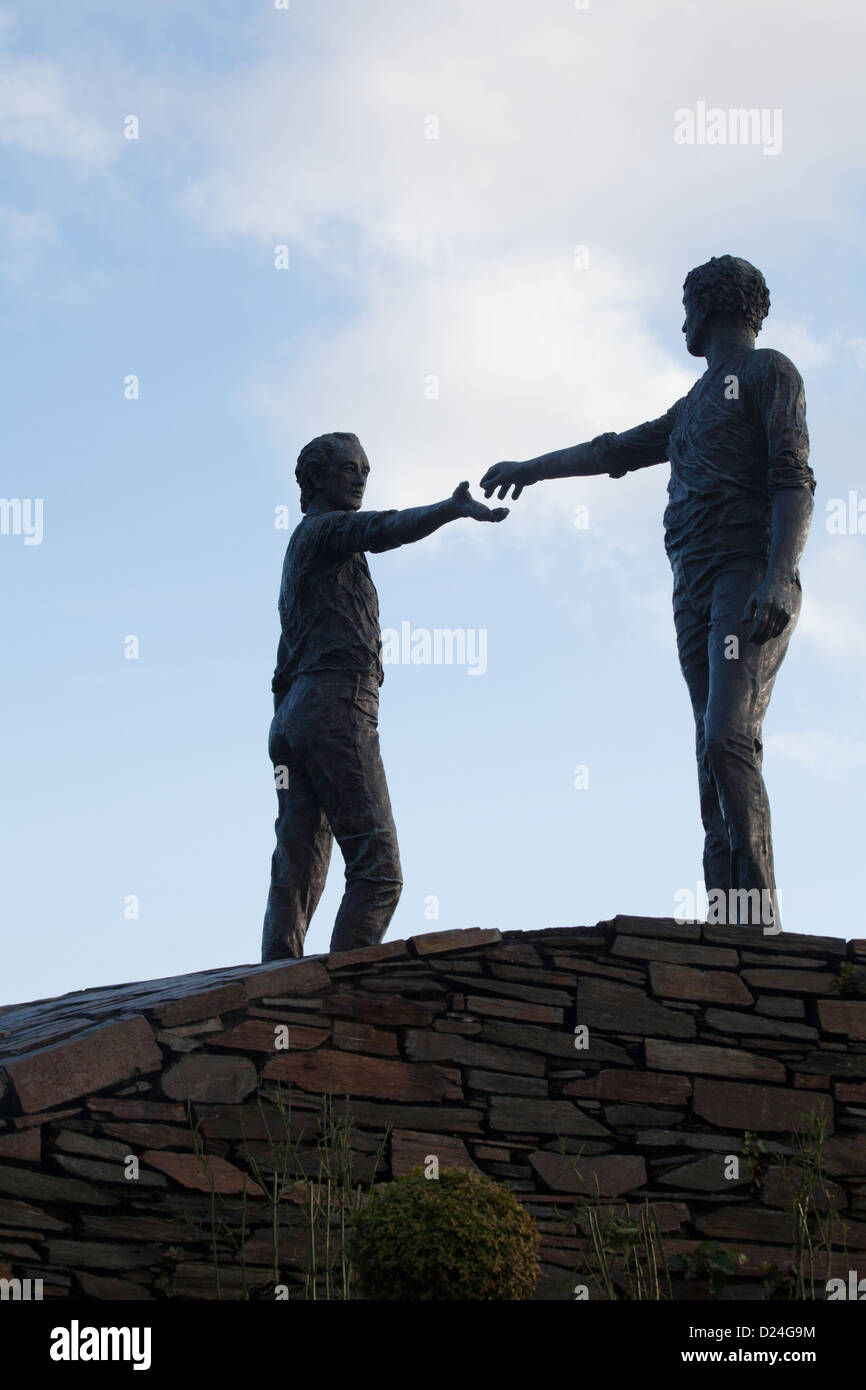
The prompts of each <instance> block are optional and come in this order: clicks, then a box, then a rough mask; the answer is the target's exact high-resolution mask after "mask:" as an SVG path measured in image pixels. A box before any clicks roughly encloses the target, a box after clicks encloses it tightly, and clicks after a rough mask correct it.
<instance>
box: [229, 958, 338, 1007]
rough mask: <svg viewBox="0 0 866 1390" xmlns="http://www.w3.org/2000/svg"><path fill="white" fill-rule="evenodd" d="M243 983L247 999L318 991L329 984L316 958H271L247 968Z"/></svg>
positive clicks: (326, 974)
mask: <svg viewBox="0 0 866 1390" xmlns="http://www.w3.org/2000/svg"><path fill="white" fill-rule="evenodd" d="M243 986H244V992H245V994H246V997H247V998H248V999H262V998H275V997H279V996H283V995H285V996H287V997H290V996H293V995H310V994H320V993H321V992H322V990H327V989H330V988H331V977H330V975H329V974H328V971H327V970H326V969H325V966H324V965H323V964H322V962H321V961H318V960H298V961H291V962H289V963H288V964H286V963H279V962H272V963H271V964H270V965H262V966H260V967H259V968H258V969H257V970H254V971H251V972H250V974H248V975H247V976H245V978H244V981H243Z"/></svg>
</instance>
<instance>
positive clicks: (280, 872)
mask: <svg viewBox="0 0 866 1390" xmlns="http://www.w3.org/2000/svg"><path fill="white" fill-rule="evenodd" d="M291 724H292V720H291V718H290V712H289V709H288V708H287V707H286V705H285V702H284V704H283V705H282V706H281V707H280V710H279V711H278V714H277V717H276V718H275V719H274V722H273V724H272V725H271V736H270V740H269V752H270V756H271V760H272V762H273V764H274V774H275V780H276V783H277V801H278V807H279V810H278V815H277V820H276V825H275V830H276V836H277V845H276V849H275V850H274V854H273V858H272V859H271V887H270V892H269V893H268V903H267V908H266V909H265V921H264V927H263V930H262V960H263V961H272V960H297V959H300V957H301V956H303V954H304V938H305V936H306V934H307V928H308V926H309V924H310V918H311V917H312V915H313V913H314V912H315V910H316V907H317V906H318V902H319V899H320V898H321V896H322V890H323V889H324V887H325V880H326V878H327V875H328V864H329V863H330V859H331V845H332V842H333V836H332V835H331V829H330V826H329V825H328V821H327V818H326V816H325V812H324V810H323V809H322V806H321V805H320V803H319V800H318V797H317V795H316V792H315V788H314V786H313V782H312V780H311V778H310V775H309V772H308V771H307V768H306V767H305V765H304V760H303V757H302V756H301V755H300V753H299V751H298V750H297V749H296V748H295V747H294V746H293V738H292V728H291ZM285 782H287V783H288V785H287V786H285V785H281V783H285Z"/></svg>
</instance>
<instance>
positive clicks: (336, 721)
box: [308, 678, 403, 951]
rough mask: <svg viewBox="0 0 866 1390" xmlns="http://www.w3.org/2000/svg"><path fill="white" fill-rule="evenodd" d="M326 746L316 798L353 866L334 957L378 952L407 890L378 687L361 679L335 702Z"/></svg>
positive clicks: (314, 769) (313, 759)
mask: <svg viewBox="0 0 866 1390" xmlns="http://www.w3.org/2000/svg"><path fill="white" fill-rule="evenodd" d="M333 700H334V704H333V709H332V716H333V717H332V719H331V733H330V735H329V738H328V742H327V746H326V748H325V747H324V746H322V745H320V747H319V750H318V751H315V750H311V754H310V757H309V760H308V766H309V767H310V771H311V775H312V776H313V780H314V783H315V787H316V794H317V796H318V797H319V800H320V802H321V804H322V806H323V807H324V810H325V812H326V814H327V817H328V820H329V822H330V825H331V829H332V830H333V832H334V837H335V839H336V841H337V843H338V844H339V846H340V849H341V851H342V854H343V858H344V859H345V861H346V891H345V893H344V895H343V900H342V902H341V904H340V908H339V911H338V913H337V917H336V921H335V923H334V932H333V936H332V938H331V950H332V951H349V950H353V949H355V948H357V947H362V946H375V945H377V944H378V943H379V942H380V941H381V940H382V938H383V936H384V935H385V932H386V931H387V929H388V924H389V922H390V921H391V918H392V917H393V915H394V910H395V908H396V906H397V903H398V901H399V899H400V894H401V892H402V889H403V875H402V870H401V867H400V852H399V849H398V846H397V832H396V829H395V827H394V817H393V815H392V812H391V799H390V796H389V794H388V783H387V781H386V778H385V769H384V767H383V765H382V756H381V753H380V749H379V733H378V687H377V686H376V684H375V682H374V681H372V680H367V679H366V678H359V679H358V680H356V681H354V682H352V683H349V684H348V685H347V684H345V683H344V685H343V687H342V689H341V690H340V691H339V693H337V692H336V689H335V694H334V696H333Z"/></svg>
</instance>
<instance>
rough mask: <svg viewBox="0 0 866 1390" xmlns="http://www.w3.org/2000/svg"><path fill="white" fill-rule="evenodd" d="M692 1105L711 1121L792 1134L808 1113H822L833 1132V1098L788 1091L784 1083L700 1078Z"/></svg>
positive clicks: (704, 1117)
mask: <svg viewBox="0 0 866 1390" xmlns="http://www.w3.org/2000/svg"><path fill="white" fill-rule="evenodd" d="M692 1106H693V1108H694V1112H695V1114H696V1115H700V1116H701V1117H702V1118H703V1119H705V1120H708V1121H709V1123H710V1124H719V1125H730V1126H734V1127H735V1128H737V1129H739V1128H740V1127H742V1128H743V1129H744V1130H746V1129H752V1130H761V1131H764V1130H770V1131H774V1130H783V1131H787V1132H788V1133H793V1132H794V1131H795V1130H798V1129H800V1128H801V1127H802V1125H803V1124H804V1123H805V1121H804V1119H803V1116H804V1115H809V1114H812V1113H814V1112H820V1113H822V1114H823V1115H824V1117H825V1119H826V1121H827V1127H828V1133H831V1134H832V1132H833V1103H832V1101H831V1100H830V1099H829V1097H827V1096H823V1095H815V1094H813V1093H811V1092H808V1091H788V1090H786V1089H785V1088H783V1087H781V1086H759V1085H750V1084H749V1083H747V1082H736V1081H730V1082H729V1081H708V1080H705V1079H704V1078H703V1077H697V1078H696V1080H695V1086H694V1095H693V1097H692Z"/></svg>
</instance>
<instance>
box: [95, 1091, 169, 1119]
mask: <svg viewBox="0 0 866 1390" xmlns="http://www.w3.org/2000/svg"><path fill="white" fill-rule="evenodd" d="M87 1108H88V1110H90V1111H91V1112H92V1113H93V1114H94V1115H113V1116H114V1118H115V1119H118V1120H159V1121H161V1122H162V1123H165V1124H170V1123H172V1122H174V1123H175V1124H182V1125H185V1124H186V1123H187V1114H186V1110H185V1109H184V1107H183V1106H182V1105H171V1104H169V1103H168V1102H167V1101H164V1100H157V1101H153V1100H120V1099H115V1098H114V1097H111V1098H108V1099H102V1098H101V1097H100V1096H94V1097H92V1098H91V1099H90V1100H88V1102H87Z"/></svg>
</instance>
